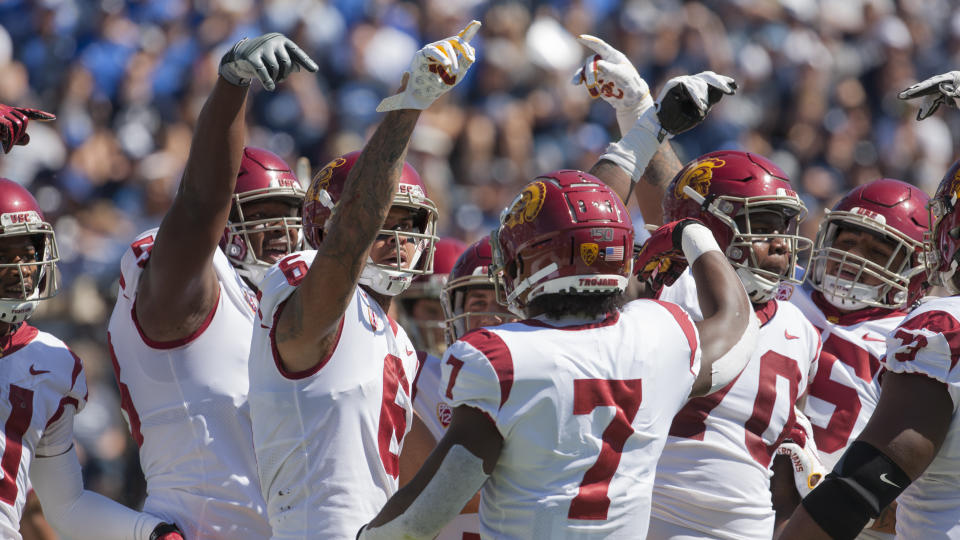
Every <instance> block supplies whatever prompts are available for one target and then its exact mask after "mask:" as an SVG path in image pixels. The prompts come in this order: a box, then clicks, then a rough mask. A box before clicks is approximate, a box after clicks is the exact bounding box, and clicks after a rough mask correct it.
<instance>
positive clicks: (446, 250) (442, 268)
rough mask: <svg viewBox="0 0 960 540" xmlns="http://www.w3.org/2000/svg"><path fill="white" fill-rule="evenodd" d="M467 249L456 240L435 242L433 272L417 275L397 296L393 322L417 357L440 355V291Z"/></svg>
mask: <svg viewBox="0 0 960 540" xmlns="http://www.w3.org/2000/svg"><path fill="white" fill-rule="evenodd" d="M465 249H467V246H466V244H464V243H463V242H461V241H460V240H457V239H456V238H441V239H439V240H437V244H436V246H435V247H434V252H433V273H432V274H428V275H422V276H417V277H415V278H413V282H412V283H411V284H410V287H408V288H407V290H405V291H403V294H401V295H400V296H398V297H397V298H398V300H400V306H399V307H400V309H399V313H398V316H397V320H398V321H400V325H401V326H403V328H404V330H406V331H407V334H408V335H409V337H410V341H412V342H413V346H414V347H416V349H417V352H418V354H420V355H421V357H422V356H423V355H425V354H432V355H434V356H443V351H444V349H446V348H447V344H446V343H445V342H444V328H445V327H444V323H443V307H442V306H441V305H440V291H441V289H442V288H443V285H444V283H446V282H447V276H448V275H449V274H450V270H452V269H453V264H454V263H455V262H456V261H457V258H458V257H460V254H461V253H463V251H464V250H465Z"/></svg>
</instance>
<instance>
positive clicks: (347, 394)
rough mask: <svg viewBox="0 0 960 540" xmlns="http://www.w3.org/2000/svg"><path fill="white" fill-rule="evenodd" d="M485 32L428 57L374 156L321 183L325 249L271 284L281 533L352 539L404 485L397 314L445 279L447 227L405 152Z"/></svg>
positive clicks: (330, 169) (308, 202)
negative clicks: (426, 278)
mask: <svg viewBox="0 0 960 540" xmlns="http://www.w3.org/2000/svg"><path fill="white" fill-rule="evenodd" d="M479 27H480V23H479V22H478V21H472V22H471V23H470V24H468V25H467V27H466V28H464V30H463V31H461V32H460V33H459V34H457V35H456V36H453V37H450V38H447V39H444V40H441V41H438V42H435V43H431V44H428V45H426V46H425V47H423V48H422V49H420V50H419V51H418V52H417V53H416V55H415V56H414V59H413V61H412V63H411V65H410V68H409V71H408V73H407V74H406V75H405V76H404V79H403V82H402V83H401V87H400V90H399V92H398V94H396V95H394V96H390V97H388V98H386V99H384V100H383V101H382V102H381V103H380V106H379V107H378V108H377V109H378V111H381V112H384V111H386V112H387V114H386V115H385V117H384V119H383V121H382V122H381V123H380V125H379V126H378V128H377V130H376V131H375V132H374V134H373V135H372V137H371V138H370V140H369V141H368V142H367V144H366V145H365V147H364V149H363V151H362V152H353V153H350V154H346V155H344V156H341V157H339V158H336V159H334V160H333V161H331V162H330V163H328V164H327V165H326V166H325V167H324V168H323V169H321V170H320V172H318V173H317V175H316V176H315V177H314V179H313V182H312V183H311V185H310V188H309V190H308V191H307V196H306V199H305V202H304V210H303V220H304V221H303V230H304V235H305V236H306V238H307V240H308V241H309V242H310V244H311V245H312V246H314V247H315V248H316V251H312V250H308V251H303V252H300V253H298V254H295V255H290V256H288V257H286V258H284V259H281V260H280V262H279V263H278V264H277V265H276V266H274V267H273V268H272V269H271V270H270V272H269V273H268V274H267V276H266V277H265V278H264V280H263V282H262V285H261V292H262V297H261V302H260V314H259V320H258V327H257V328H256V329H255V330H254V335H253V342H252V344H251V351H250V366H249V368H250V413H251V418H252V422H253V435H254V439H253V443H254V448H255V451H256V455H257V466H258V468H259V472H260V484H261V489H262V492H263V495H264V497H265V498H266V501H267V510H268V514H269V517H270V523H271V525H272V527H273V535H274V538H352V537H354V535H356V532H357V530H358V529H359V528H360V526H361V525H362V524H363V523H365V522H366V521H368V520H369V519H370V518H371V517H373V515H374V514H376V512H377V510H378V509H379V508H380V506H382V505H383V503H384V502H385V501H386V500H387V498H388V497H389V496H390V495H391V494H393V493H394V491H396V489H397V476H398V472H399V471H398V455H399V454H400V450H401V448H402V446H403V441H404V436H405V435H406V433H407V431H408V429H409V426H410V424H411V421H412V414H413V408H412V399H411V396H412V388H411V384H412V382H413V380H414V378H415V376H416V373H417V369H418V366H419V361H418V359H417V355H416V352H415V351H414V349H413V345H412V344H411V343H410V340H409V339H408V338H407V335H406V332H404V330H403V329H402V328H401V327H400V326H399V325H398V324H397V323H396V322H394V321H393V320H392V319H391V318H389V317H388V316H387V311H388V309H389V307H390V304H391V299H392V298H393V297H394V296H395V295H397V294H400V293H401V292H403V291H404V289H406V288H407V287H408V286H409V285H410V282H411V280H412V279H413V277H414V276H415V275H424V274H428V273H430V272H431V271H432V266H433V245H434V242H435V241H436V236H435V227H436V218H437V209H436V206H435V205H434V204H433V202H432V201H430V199H428V198H427V194H426V190H425V188H424V185H423V182H422V181H421V180H420V177H419V175H418V174H417V172H416V171H415V170H414V169H413V167H411V166H410V165H408V164H406V163H405V162H404V157H405V155H406V149H407V144H408V142H409V139H410V135H411V133H412V132H413V128H414V126H415V125H416V123H417V119H418V118H419V116H420V113H421V111H422V110H423V109H426V108H427V107H429V106H430V105H431V104H432V103H433V102H434V101H435V100H436V99H437V98H439V97H440V96H442V95H443V94H444V93H446V92H447V91H449V90H450V89H451V88H453V86H454V85H456V84H457V83H458V82H460V81H461V80H462V79H463V77H464V76H465V75H466V74H467V70H468V69H469V67H470V66H471V65H472V64H473V61H474V50H473V47H472V46H471V45H470V40H471V39H472V38H473V36H474V35H475V34H476V32H477V31H478V30H479ZM421 259H422V261H421ZM461 506H462V505H461Z"/></svg>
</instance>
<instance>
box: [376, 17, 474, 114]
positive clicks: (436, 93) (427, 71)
mask: <svg viewBox="0 0 960 540" xmlns="http://www.w3.org/2000/svg"><path fill="white" fill-rule="evenodd" d="M478 30H480V21H476V20H474V21H470V24H468V25H467V26H466V28H464V29H463V30H461V31H460V33H458V34H457V35H455V36H453V37H449V38H447V39H442V40H440V41H435V42H433V43H430V44H429V45H426V46H425V47H423V48H422V49H420V50H419V51H417V53H416V54H415V55H413V60H412V61H411V62H410V69H409V70H408V71H407V73H406V74H405V75H404V76H405V78H406V85H405V86H404V87H403V89H402V90H401V91H400V93H398V94H395V95H392V96H390V97H388V98H385V99H384V100H383V101H381V102H380V105H378V106H377V112H385V111H395V110H398V109H419V110H423V109H426V108H427V107H429V106H430V105H431V104H432V103H433V102H434V101H436V100H437V98H439V97H440V96H442V95H443V94H445V93H446V92H447V91H448V90H450V89H451V88H453V87H454V86H456V85H457V83H459V82H460V81H461V80H463V76H464V75H466V74H467V70H468V69H470V66H472V65H473V61H474V60H475V59H476V53H475V52H474V50H473V46H471V45H470V40H471V39H473V36H475V35H476V34H477V31H478Z"/></svg>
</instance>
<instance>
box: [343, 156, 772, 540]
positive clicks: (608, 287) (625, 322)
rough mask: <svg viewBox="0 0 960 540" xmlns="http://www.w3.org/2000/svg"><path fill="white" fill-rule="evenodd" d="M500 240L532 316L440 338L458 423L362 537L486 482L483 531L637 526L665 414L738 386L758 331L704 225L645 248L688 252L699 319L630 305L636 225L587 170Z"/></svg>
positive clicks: (442, 517)
mask: <svg viewBox="0 0 960 540" xmlns="http://www.w3.org/2000/svg"><path fill="white" fill-rule="evenodd" d="M491 244H492V246H493V249H494V253H493V266H494V268H493V272H494V274H495V275H501V276H502V279H503V282H504V289H503V293H504V296H505V300H506V302H507V303H508V305H509V307H510V310H511V311H512V312H514V313H516V314H517V315H518V316H520V317H521V318H522V319H524V320H522V321H520V322H515V323H507V324H502V325H500V326H496V327H493V328H481V329H478V330H474V331H472V332H469V333H467V334H465V335H464V336H462V337H461V338H460V339H459V341H457V342H456V343H454V344H453V345H452V346H451V347H450V348H449V349H448V350H447V352H446V354H445V356H444V360H443V363H442V369H443V372H442V381H441V388H444V389H445V395H446V396H447V399H448V401H449V402H450V405H451V406H452V407H453V415H452V420H451V423H450V426H449V428H448V429H447V432H446V434H445V435H444V437H443V439H441V441H440V443H439V444H438V446H437V448H436V450H434V452H433V453H432V454H431V455H430V457H429V458H428V460H427V462H426V463H425V464H424V466H423V467H422V468H421V470H420V472H419V473H418V474H417V476H416V477H415V478H414V480H413V481H412V482H411V483H410V484H408V485H407V486H405V487H404V488H403V489H401V490H400V491H399V492H398V493H397V494H396V495H394V497H392V498H391V499H390V501H389V502H388V503H387V505H386V506H385V507H384V508H383V510H381V512H380V514H378V515H377V517H376V518H375V519H374V520H373V521H372V522H371V523H369V524H368V525H367V526H366V527H364V529H363V530H362V531H361V532H360V534H359V538H362V539H380V538H432V536H433V535H434V534H436V531H437V530H439V529H440V527H441V526H442V525H443V524H444V523H445V522H446V521H448V520H449V519H450V518H451V517H453V516H454V515H456V513H457V512H458V511H459V510H460V508H461V507H462V506H463V504H464V503H465V502H466V501H467V500H469V499H470V498H471V497H472V496H473V495H474V494H475V493H476V491H477V489H479V488H481V487H482V489H483V491H482V497H481V501H480V522H481V534H482V535H483V536H484V537H487V536H489V537H496V538H517V539H520V538H523V539H527V538H564V537H570V536H571V535H576V537H578V538H607V537H610V536H611V535H613V536H616V535H620V536H629V537H631V538H634V537H635V538H643V537H644V536H645V533H646V528H647V521H648V518H649V511H650V491H651V488H652V482H653V474H654V467H655V466H656V460H657V458H658V457H659V455H660V451H661V449H662V447H663V442H664V440H665V439H666V435H667V429H668V428H669V422H670V418H672V416H673V414H674V413H675V412H676V411H678V410H679V409H680V407H681V406H682V405H683V403H684V402H685V401H686V400H687V398H688V397H689V396H690V395H702V394H705V393H708V392H709V391H710V390H711V389H713V388H719V387H722V386H724V385H726V384H727V383H729V382H730V380H732V379H733V377H735V376H736V373H738V372H739V369H741V368H742V367H743V365H744V364H745V362H746V358H747V356H748V355H747V354H744V351H745V349H747V350H748V349H750V348H752V347H753V345H754V343H753V342H754V341H755V340H756V320H755V318H754V317H752V316H751V315H750V313H751V312H750V308H749V303H748V300H747V298H746V295H745V294H744V293H743V291H742V287H741V286H740V285H739V283H738V281H737V278H736V274H735V273H734V272H733V270H732V268H731V267H730V265H729V263H727V261H726V260H725V259H724V258H723V256H722V255H721V252H720V249H719V247H718V246H717V242H716V240H714V238H713V236H712V235H711V234H710V232H709V230H708V229H706V228H705V227H703V226H702V225H701V224H699V223H698V222H696V221H694V220H687V221H685V222H674V223H671V224H668V225H665V226H664V227H661V229H660V230H658V231H657V233H655V234H654V235H653V236H652V238H651V240H650V242H648V247H649V251H648V252H647V253H642V254H641V257H644V258H646V259H647V260H649V259H650V258H652V257H654V256H662V257H673V258H675V256H676V254H678V253H680V252H681V251H682V252H683V253H685V254H686V257H687V259H686V260H688V261H690V262H691V263H692V264H693V268H694V275H695V276H696V279H697V283H698V285H701V288H700V290H701V293H702V300H703V304H704V306H706V311H705V315H706V318H705V319H704V321H702V322H700V323H696V325H695V324H694V323H692V321H691V320H690V319H689V318H688V317H687V315H686V314H685V313H684V312H683V311H682V310H681V309H680V308H679V307H677V306H675V305H673V304H668V303H665V302H658V301H652V300H638V301H635V302H631V303H629V304H627V305H626V306H624V305H623V303H624V301H625V299H624V297H623V290H624V288H625V287H626V283H627V280H628V276H629V275H630V270H631V266H632V265H631V263H630V258H629V253H630V250H631V249H632V245H633V226H632V223H631V222H630V218H629V214H628V213H627V211H626V208H625V207H624V205H623V203H622V202H621V200H620V198H619V196H618V195H616V194H615V193H614V192H613V191H611V190H610V188H608V187H607V186H606V185H604V184H603V183H601V182H600V181H599V180H598V179H597V178H595V177H593V176H592V175H590V174H588V173H583V172H580V171H569V170H565V171H556V172H553V173H550V174H546V175H543V176H541V177H538V178H536V179H535V180H534V181H533V182H531V183H529V184H528V185H527V186H526V187H525V188H524V189H523V191H522V192H521V193H520V194H519V195H517V197H516V198H515V199H514V201H513V203H512V204H511V205H510V206H509V207H508V208H507V209H506V210H505V211H504V212H503V213H502V214H501V218H500V226H499V228H498V229H497V230H496V231H495V233H494V234H493V236H492V237H491ZM676 263H677V264H682V263H681V262H680V261H677V262H676ZM708 274H709V276H710V278H709V281H708V279H707V275H708ZM738 341H739V343H737V342H738ZM721 356H722V360H719V361H717V359H718V358H721Z"/></svg>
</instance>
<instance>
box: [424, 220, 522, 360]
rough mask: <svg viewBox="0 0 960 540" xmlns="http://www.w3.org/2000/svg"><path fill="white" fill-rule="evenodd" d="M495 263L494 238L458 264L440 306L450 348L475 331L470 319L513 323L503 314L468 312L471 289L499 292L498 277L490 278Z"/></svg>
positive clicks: (470, 249)
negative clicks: (507, 320) (469, 322)
mask: <svg viewBox="0 0 960 540" xmlns="http://www.w3.org/2000/svg"><path fill="white" fill-rule="evenodd" d="M492 263H493V250H492V249H491V248H490V238H489V237H485V238H481V239H480V240H478V241H476V242H474V243H473V244H472V245H471V246H470V247H468V248H467V250H466V251H464V252H463V254H462V255H460V258H459V259H457V262H456V264H454V266H453V270H452V271H451V272H450V277H449V278H448V279H447V283H446V285H444V286H443V291H442V292H441V293H440V305H442V306H443V314H444V317H446V319H445V320H444V324H445V325H446V332H445V337H446V340H447V345H450V344H452V343H453V342H454V341H456V340H458V339H460V338H461V337H463V335H464V334H466V333H467V332H469V331H470V330H473V328H470V327H469V326H468V324H467V323H468V321H469V320H470V317H474V318H477V317H484V318H487V319H494V318H497V319H509V320H513V317H512V316H510V315H507V314H505V313H503V312H502V311H467V309H466V305H465V303H466V297H467V291H469V290H470V289H489V290H496V289H497V287H495V285H494V282H493V280H494V278H493V276H491V275H490V265H491V264H492Z"/></svg>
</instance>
